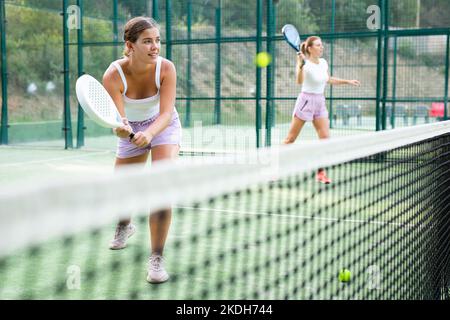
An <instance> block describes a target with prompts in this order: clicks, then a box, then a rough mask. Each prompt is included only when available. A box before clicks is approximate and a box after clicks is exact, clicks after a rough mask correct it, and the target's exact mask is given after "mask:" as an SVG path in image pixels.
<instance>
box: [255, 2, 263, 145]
mask: <svg viewBox="0 0 450 320" xmlns="http://www.w3.org/2000/svg"><path fill="white" fill-rule="evenodd" d="M262 2H263V0H256V21H257V22H256V53H259V52H261V49H262V15H263V12H262V11H263V10H262V9H263V3H262ZM261 127H262V112H261V68H259V67H256V147H257V148H259V147H261Z"/></svg>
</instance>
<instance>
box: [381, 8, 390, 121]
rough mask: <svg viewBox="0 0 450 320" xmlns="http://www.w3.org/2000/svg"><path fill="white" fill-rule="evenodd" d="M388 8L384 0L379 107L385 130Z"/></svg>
mask: <svg viewBox="0 0 450 320" xmlns="http://www.w3.org/2000/svg"><path fill="white" fill-rule="evenodd" d="M388 8H389V0H384V6H383V14H382V15H383V16H384V18H383V22H384V24H383V25H384V30H383V31H384V32H383V37H384V54H383V58H384V59H383V60H384V61H383V98H382V99H383V100H382V109H381V120H382V124H381V125H382V128H383V130H386V99H387V92H388V71H389V69H388V68H389V35H388V31H389V14H388Z"/></svg>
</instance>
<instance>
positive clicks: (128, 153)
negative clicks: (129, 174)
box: [116, 111, 181, 159]
mask: <svg viewBox="0 0 450 320" xmlns="http://www.w3.org/2000/svg"><path fill="white" fill-rule="evenodd" d="M157 117H158V116H155V117H153V118H150V119H148V120H144V121H136V122H134V121H130V126H131V128H133V132H139V131H144V130H145V129H147V128H148V127H149V126H150V125H151V124H152V123H153V122H155V120H156V118H157ZM166 144H169V145H171V144H174V145H180V144H181V123H180V118H179V117H178V113H177V112H176V111H174V113H173V114H172V120H171V121H170V123H169V125H168V126H167V128H165V129H164V130H163V131H161V132H160V133H159V134H157V135H156V136H154V137H153V139H152V141H151V142H150V144H149V145H148V146H146V147H143V148H140V147H137V146H136V145H135V144H133V143H132V142H130V139H128V138H120V139H119V142H118V144H117V152H116V157H117V158H121V159H123V158H132V157H136V156H140V155H142V154H144V153H146V152H149V151H150V149H151V148H153V147H156V146H160V145H166Z"/></svg>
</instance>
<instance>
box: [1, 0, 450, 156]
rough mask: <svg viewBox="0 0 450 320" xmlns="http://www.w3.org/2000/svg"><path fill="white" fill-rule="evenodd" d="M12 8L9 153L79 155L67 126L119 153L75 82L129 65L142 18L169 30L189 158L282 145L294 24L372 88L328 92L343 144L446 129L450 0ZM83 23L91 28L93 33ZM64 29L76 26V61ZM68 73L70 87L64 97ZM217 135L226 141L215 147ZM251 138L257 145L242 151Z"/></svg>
mask: <svg viewBox="0 0 450 320" xmlns="http://www.w3.org/2000/svg"><path fill="white" fill-rule="evenodd" d="M0 3H1V6H2V8H4V13H3V15H4V18H5V21H6V23H5V22H2V29H1V30H2V32H1V37H2V39H5V40H6V45H5V47H4V48H3V47H2V53H4V54H5V57H6V59H4V60H2V61H1V63H2V77H1V80H2V87H3V88H7V95H8V99H2V101H5V103H2V130H1V133H2V135H1V142H2V144H7V143H9V144H21V143H38V144H43V145H56V146H66V147H67V146H68V145H69V146H70V144H68V143H67V141H64V140H67V139H68V137H70V135H64V130H63V128H66V130H68V132H70V133H71V135H72V137H73V141H71V142H72V143H73V146H78V147H82V146H84V147H95V148H97V147H101V148H105V149H109V150H113V149H114V147H115V143H116V142H115V137H114V136H112V134H111V132H110V130H108V129H104V128H101V127H98V126H97V125H95V124H94V123H92V121H90V120H89V119H88V118H87V117H86V118H85V117H84V116H83V115H82V114H81V115H80V114H79V110H78V105H77V101H76V98H75V92H74V88H75V81H76V79H77V78H78V76H79V74H80V73H88V74H91V75H93V76H94V77H96V78H97V79H101V77H102V75H103V73H104V71H105V70H106V68H107V67H108V66H109V64H110V63H111V62H112V61H114V60H117V59H119V58H121V55H122V49H123V41H122V37H123V27H124V24H125V23H126V21H127V20H128V19H129V18H131V17H134V16H138V15H147V16H152V17H154V18H156V19H157V21H158V22H159V23H160V27H161V37H162V41H163V46H162V50H161V55H162V56H163V57H166V58H168V59H170V60H172V61H173V62H174V63H175V65H176V67H177V76H178V79H177V81H178V82H177V83H178V86H177V102H176V108H177V110H178V112H179V113H180V116H181V121H182V124H183V127H184V132H185V134H184V137H185V139H184V140H183V148H185V149H198V148H203V149H208V150H209V149H211V150H222V149H229V148H231V149H232V150H231V151H239V150H242V149H245V148H247V147H250V148H253V147H259V146H263V145H276V144H279V143H280V142H281V141H282V140H283V137H284V136H285V135H286V133H287V130H288V128H289V123H290V121H291V117H292V110H293V107H294V103H295V99H296V97H297V95H298V94H299V92H300V90H301V87H300V86H298V85H296V84H295V81H294V77H295V75H294V71H295V53H294V52H293V51H292V50H290V49H289V47H288V46H287V45H286V44H285V42H284V41H283V39H282V35H281V28H282V26H283V25H284V24H286V23H291V24H294V25H295V26H296V27H297V28H298V30H299V32H300V33H301V35H302V37H303V38H305V37H307V36H308V35H312V34H317V35H320V36H321V37H322V39H323V42H324V46H325V53H324V58H325V59H327V61H328V63H329V65H330V72H331V73H332V74H333V75H334V76H337V77H339V78H346V79H358V80H360V81H361V83H362V86H361V87H359V88H355V87H349V86H334V87H330V86H328V87H327V89H326V97H327V107H328V110H329V114H330V127H331V134H332V136H339V135H347V134H358V133H359V132H361V130H363V131H373V130H383V129H390V128H394V127H401V126H410V125H415V124H420V123H427V122H434V121H438V120H442V119H444V118H446V116H447V112H446V109H447V108H446V107H447V106H448V91H449V87H450V85H449V81H448V78H449V63H450V62H449V61H450V58H449V56H450V55H449V34H450V31H449V28H448V26H449V25H450V17H449V16H448V14H445V13H446V12H448V9H450V8H449V6H450V5H449V3H448V1H442V0H441V1H439V0H421V1H417V0H398V1H392V0H391V1H388V0H378V1H370V0H351V1H344V0H321V1H317V0H315V1H312V0H280V1H276V0H257V1H251V2H244V1H237V0H188V1H170V0H152V1H144V0H134V1H119V0H116V1H109V0H108V1H106V0H100V1H86V0H85V1H82V0H78V1H75V0H71V1H62V0H47V1H37V0H4V1H0ZM64 5H65V7H64ZM63 10H65V11H66V12H67V15H66V17H67V21H66V23H64V18H63V16H61V12H63ZM77 10H78V11H77ZM78 13H79V15H77V14H78ZM74 19H75V20H74ZM74 23H75V25H76V24H77V23H81V24H80V25H79V27H81V29H77V27H76V26H75V27H74V26H73V25H71V24H74ZM64 25H65V26H66V27H67V28H69V31H68V38H67V39H66V45H67V48H68V50H69V55H68V57H67V58H66V59H64V54H63V50H64V34H63V30H64ZM257 51H269V52H270V53H272V55H273V59H272V63H271V64H270V65H269V66H268V68H264V69H259V70H258V69H257V67H256V66H255V65H254V62H253V60H254V57H255V54H256V53H257ZM64 60H66V61H64ZM65 63H66V65H68V70H67V71H68V72H67V78H66V84H67V85H68V87H67V88H68V89H65V86H64V81H65V80H64V77H65V74H64V72H63V71H64V68H65ZM6 74H8V77H6V76H5V75H6ZM4 91H6V90H2V96H3V95H4V93H3V92H4ZM65 99H66V104H67V101H68V103H70V120H71V122H70V123H66V124H65V123H64V119H66V122H67V119H68V117H67V112H66V115H65V111H64V110H65V107H64V101H65ZM196 127H200V128H198V130H196ZM198 132H202V133H201V134H200V135H199V133H198ZM211 132H215V133H214V134H215V135H220V138H217V139H215V140H214V141H212V139H211V138H210V137H209V135H211V134H212V133H211ZM217 132H221V133H220V134H219V133H217ZM194 133H195V134H194ZM104 136H109V137H110V138H111V139H110V141H111V142H110V143H106V144H105V143H104V140H102V141H103V142H102V143H101V144H100V145H99V144H98V143H96V138H97V137H104ZM240 136H245V139H244V140H243V141H242V142H239V137H240ZM192 137H197V138H198V140H194V139H193V138H192ZM300 138H302V139H310V138H311V139H315V138H316V134H315V132H314V130H313V127H312V126H307V127H306V129H305V130H304V132H302V134H301V136H300ZM247 140H251V143H247V142H245V141H247ZM108 141H109V140H108ZM208 141H209V142H208ZM235 141H236V142H235Z"/></svg>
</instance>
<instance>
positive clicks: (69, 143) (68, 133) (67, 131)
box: [62, 0, 73, 149]
mask: <svg viewBox="0 0 450 320" xmlns="http://www.w3.org/2000/svg"><path fill="white" fill-rule="evenodd" d="M67 4H68V0H63V13H62V16H63V41H64V70H63V73H64V126H63V131H64V140H65V149H68V148H73V137H72V121H71V115H70V78H69V28H68V26H67V18H68V15H67Z"/></svg>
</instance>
